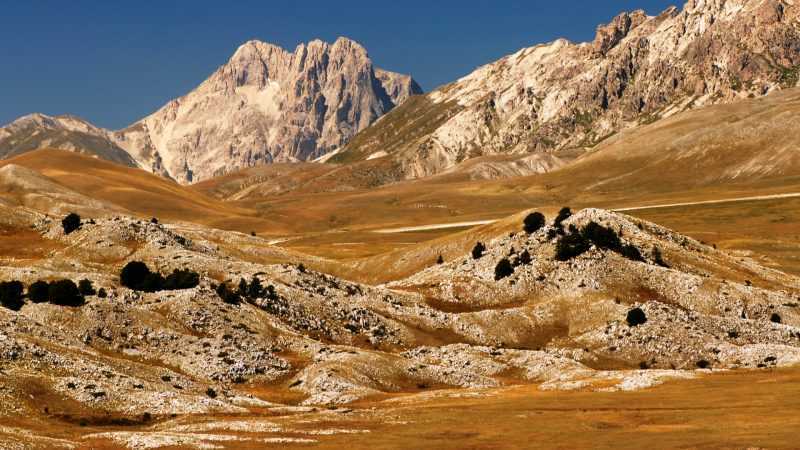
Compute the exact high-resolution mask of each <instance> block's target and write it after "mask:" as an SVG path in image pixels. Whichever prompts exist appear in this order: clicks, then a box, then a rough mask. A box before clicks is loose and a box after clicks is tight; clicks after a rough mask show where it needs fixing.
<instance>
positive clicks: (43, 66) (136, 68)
mask: <svg viewBox="0 0 800 450" xmlns="http://www.w3.org/2000/svg"><path fill="white" fill-rule="evenodd" d="M675 3H676V2H675V1H664V0H614V1H606V0H571V1H560V2H559V1H553V0H546V1H539V0H528V1H506V0H494V1H489V0H487V1H478V0H426V1H421V0H404V1H400V2H394V1H385V0H383V1H382V0H369V1H362V0H355V1H348V0H338V1H337V0H326V1H317V0H301V1H269V0H267V1H264V0H262V1H255V0H252V1H251V0H241V1H235V2H234V1H222V0H216V1H207V0H195V1H179V0H175V1H169V0H161V1H155V0H139V1H135V2H134V1H127V2H123V1H107V0H103V1H89V0H74V1H69V2H67V1H63V0H61V1H54V0H37V1H23V0H11V1H8V2H4V4H3V8H2V12H0V124H5V123H7V122H10V121H12V120H13V119H15V118H16V117H18V116H20V115H23V114H26V113H30V112H43V113H46V114H63V113H72V114H76V115H79V116H81V117H84V118H86V119H88V120H90V121H91V122H93V123H95V124H97V125H101V126H105V127H109V128H120V127H123V126H125V125H128V124H130V123H132V122H134V121H135V120H137V119H139V118H141V117H143V116H145V115H147V114H149V113H150V112H152V111H154V110H155V109H157V108H159V107H160V106H161V105H163V104H164V103H165V102H166V101H168V100H169V99H171V98H174V97H178V96H180V95H183V94H185V93H186V92H188V91H189V90H191V89H192V88H194V87H195V86H196V85H197V84H199V83H200V82H201V81H203V80H204V79H205V78H206V77H207V76H208V75H209V74H210V73H212V72H213V71H214V70H215V69H216V68H217V67H218V66H220V65H221V64H223V63H224V62H225V61H226V60H227V59H228V57H230V55H231V54H232V53H233V51H234V50H235V49H236V47H238V46H239V45H240V44H241V43H242V42H244V41H247V40H249V39H260V40H264V41H268V42H272V43H275V44H278V45H281V46H283V47H285V48H288V49H293V48H294V47H295V46H296V45H297V44H298V43H299V42H305V41H309V40H311V39H315V38H320V39H323V40H327V41H333V40H335V39H336V37H338V36H347V37H350V38H352V39H355V40H357V41H359V42H361V43H362V44H363V45H364V46H365V47H366V48H367V50H368V51H369V53H370V56H371V57H372V59H373V61H374V62H375V64H376V65H377V66H379V67H383V68H385V69H388V70H394V71H399V72H404V73H411V74H412V75H413V76H414V78H416V79H417V80H418V81H419V83H420V84H421V85H422V87H423V88H424V89H425V90H426V91H427V90H431V89H433V88H435V87H436V86H438V85H441V84H444V83H447V82H449V81H452V80H454V79H456V78H458V77H461V76H463V75H465V74H467V73H469V72H470V71H471V70H472V69H474V68H475V67H477V66H479V65H481V64H485V63H487V62H490V61H493V60H495V59H498V58H499V57H501V56H503V55H506V54H508V53H512V52H514V51H516V50H518V49H520V48H522V47H527V46H531V45H534V44H537V43H541V42H547V41H551V40H553V39H556V38H558V37H565V38H567V39H570V40H572V41H586V40H591V39H592V38H593V36H594V31H595V28H596V27H597V25H598V24H600V23H606V22H608V21H609V19H611V18H612V17H613V16H615V15H616V14H618V13H619V12H621V11H626V10H633V9H639V8H641V9H644V10H645V11H647V12H648V13H649V14H657V13H659V12H661V11H663V10H664V9H666V8H667V7H668V6H670V5H672V4H675ZM678 6H680V5H678Z"/></svg>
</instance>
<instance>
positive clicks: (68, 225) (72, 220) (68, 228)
mask: <svg viewBox="0 0 800 450" xmlns="http://www.w3.org/2000/svg"><path fill="white" fill-rule="evenodd" d="M61 226H62V227H63V228H64V234H70V233H72V232H73V231H75V230H77V229H78V228H80V227H81V216H79V215H77V214H75V213H69V214H67V216H66V217H64V218H63V219H61Z"/></svg>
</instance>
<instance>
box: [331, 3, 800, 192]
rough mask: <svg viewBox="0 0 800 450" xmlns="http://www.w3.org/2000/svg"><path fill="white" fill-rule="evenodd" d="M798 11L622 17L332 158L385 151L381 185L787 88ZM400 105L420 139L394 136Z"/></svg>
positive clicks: (391, 123) (524, 53)
mask: <svg viewBox="0 0 800 450" xmlns="http://www.w3.org/2000/svg"><path fill="white" fill-rule="evenodd" d="M799 10H800V3H798V2H796V1H787V0H691V1H689V2H688V3H687V4H686V5H685V6H684V8H683V9H682V10H680V9H677V8H670V9H667V10H666V11H664V12H663V13H661V14H659V15H658V16H655V17H651V16H647V15H646V14H645V13H644V12H643V11H635V12H631V13H623V14H620V15H619V16H617V17H615V18H614V19H613V20H612V21H611V23H609V24H608V25H603V26H600V27H599V28H598V30H597V37H596V38H595V40H594V41H593V42H589V43H582V44H573V43H570V42H568V41H566V40H558V41H555V42H553V43H550V44H546V45H539V46H535V47H531V48H525V49H522V50H520V51H519V52H517V53H515V54H513V55H509V56H507V57H505V58H502V59H501V60H499V61H497V62H494V63H492V64H489V65H486V66H483V67H481V68H479V69H477V70H476V71H474V72H473V73H471V74H469V75H467V76H466V77H464V78H462V79H460V80H457V81H456V82H454V83H451V84H449V85H446V86H444V87H442V88H440V89H438V90H436V91H433V92H431V93H429V94H428V95H426V96H425V97H423V98H422V99H419V100H417V101H415V102H413V104H412V103H409V104H406V105H405V106H404V107H400V108H398V109H397V110H395V111H393V112H392V113H390V114H389V115H387V116H386V117H385V118H384V119H383V120H381V121H380V122H379V123H377V124H376V125H375V126H373V127H372V129H370V130H369V134H370V136H371V137H374V136H381V138H380V139H375V138H370V139H366V138H360V137H357V138H356V139H355V140H354V141H353V142H352V143H351V144H350V145H349V146H348V147H347V148H346V149H345V150H344V151H343V152H341V153H340V154H339V155H337V156H336V157H335V158H334V160H339V161H349V162H352V161H358V160H366V159H368V158H370V157H371V156H372V157H376V155H384V154H388V155H389V156H390V157H391V158H393V161H392V164H387V165H386V167H390V170H391V174H392V176H391V177H389V178H397V176H398V175H397V174H400V177H401V178H414V177H421V176H426V175H431V174H435V173H439V172H442V171H444V170H447V169H448V168H451V167H453V166H455V165H456V164H458V163H460V162H462V161H464V160H467V159H470V158H472V157H475V156H481V155H487V154H498V153H511V154H515V153H518V154H525V153H532V152H552V151H557V150H560V149H564V148H570V147H589V146H592V145H594V144H596V143H597V142H600V141H602V140H603V139H604V138H606V137H608V136H610V135H612V134H614V133H616V132H618V131H620V130H622V129H625V128H629V127H633V126H636V125H639V124H643V123H649V122H652V121H655V120H658V119H660V118H663V117H668V116H670V115H673V114H675V113H678V112H680V111H684V110H687V109H691V108H695V107H699V106H703V105H708V104H715V103H723V102H730V101H734V100H737V99H742V98H747V97H752V96H761V95H766V94H768V93H770V92H772V91H774V90H777V89H781V88H785V87H792V86H796V85H797V84H798V72H799V71H800V19H799V16H800V14H799V13H798V11H799ZM412 107H413V108H414V109H415V111H414V114H413V116H415V117H431V118H432V120H431V121H429V122H428V124H426V125H425V127H426V129H425V131H424V132H423V133H419V132H418V131H416V130H419V129H420V127H415V130H410V129H409V130H408V132H405V133H404V132H400V130H406V129H408V127H405V126H404V125H403V124H401V123H399V122H401V121H404V120H405V121H407V120H408V117H409V114H406V113H405V112H404V109H408V108H412ZM431 124H434V125H433V126H431ZM379 152H384V153H379Z"/></svg>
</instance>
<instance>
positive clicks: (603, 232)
mask: <svg viewBox="0 0 800 450" xmlns="http://www.w3.org/2000/svg"><path fill="white" fill-rule="evenodd" d="M583 236H584V237H585V238H586V239H588V240H589V241H591V242H592V243H593V244H594V245H595V246H597V248H602V249H606V250H613V251H616V252H620V251H621V250H622V242H620V240H619V236H618V235H617V232H616V231H614V230H612V229H611V228H606V227H604V226H602V225H600V224H598V223H597V222H589V224H587V225H586V226H585V227H584V228H583Z"/></svg>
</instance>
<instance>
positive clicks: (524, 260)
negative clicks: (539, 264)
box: [517, 249, 533, 265]
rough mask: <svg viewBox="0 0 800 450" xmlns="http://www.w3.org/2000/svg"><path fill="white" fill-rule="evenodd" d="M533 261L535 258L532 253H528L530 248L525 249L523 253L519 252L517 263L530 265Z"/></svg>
mask: <svg viewBox="0 0 800 450" xmlns="http://www.w3.org/2000/svg"><path fill="white" fill-rule="evenodd" d="M532 261H533V259H532V258H531V254H530V253H528V249H525V250H523V251H522V253H520V254H519V257H518V258H517V263H519V264H523V265H528V264H530V263H531V262H532Z"/></svg>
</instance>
